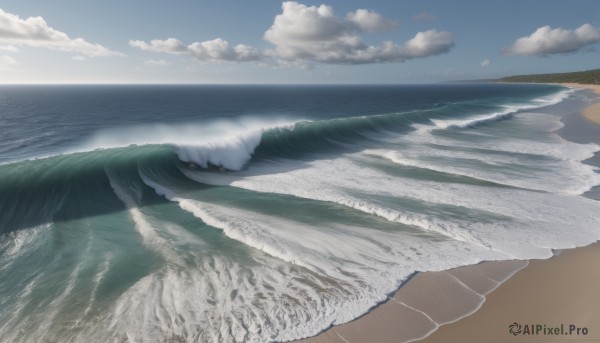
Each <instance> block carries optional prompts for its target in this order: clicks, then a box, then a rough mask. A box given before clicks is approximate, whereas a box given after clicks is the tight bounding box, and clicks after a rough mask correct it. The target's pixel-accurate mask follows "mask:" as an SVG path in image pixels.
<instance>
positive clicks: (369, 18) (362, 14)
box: [332, 9, 398, 32]
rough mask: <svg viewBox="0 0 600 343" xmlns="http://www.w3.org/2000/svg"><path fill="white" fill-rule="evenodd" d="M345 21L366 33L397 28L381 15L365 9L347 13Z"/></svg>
mask: <svg viewBox="0 0 600 343" xmlns="http://www.w3.org/2000/svg"><path fill="white" fill-rule="evenodd" d="M332 14H333V13H332ZM346 19H348V21H350V22H352V23H354V24H356V25H357V26H358V27H359V28H361V29H362V30H365V31H367V32H378V31H387V30H390V29H392V28H394V27H396V26H398V23H397V22H395V21H392V20H387V19H384V18H383V16H382V15H381V14H379V13H377V12H375V11H369V10H365V9H358V10H356V11H354V12H350V13H348V14H347V15H346Z"/></svg>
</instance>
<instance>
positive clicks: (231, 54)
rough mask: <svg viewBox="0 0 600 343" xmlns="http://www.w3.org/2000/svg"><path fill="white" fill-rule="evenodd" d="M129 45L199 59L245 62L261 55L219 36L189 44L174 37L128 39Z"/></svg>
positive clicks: (257, 58)
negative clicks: (145, 39) (147, 40)
mask: <svg viewBox="0 0 600 343" xmlns="http://www.w3.org/2000/svg"><path fill="white" fill-rule="evenodd" d="M129 45H131V46H132V47H135V48H138V49H142V50H145V51H153V52H163V53H168V54H176V55H191V56H193V57H195V58H196V59H198V60H200V61H214V62H247V61H257V60H259V59H261V57H262V54H261V53H260V52H259V51H258V50H257V49H255V48H253V47H251V46H248V45H244V44H238V45H236V46H230V45H229V42H227V41H226V40H224V39H221V38H216V39H213V40H209V41H205V42H195V43H192V44H189V45H185V44H183V43H182V42H181V41H180V40H178V39H175V38H169V39H165V40H160V39H153V40H151V41H150V43H146V42H145V41H141V40H130V41H129Z"/></svg>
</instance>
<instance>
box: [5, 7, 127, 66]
mask: <svg viewBox="0 0 600 343" xmlns="http://www.w3.org/2000/svg"><path fill="white" fill-rule="evenodd" d="M0 43H2V44H8V45H10V46H31V47H41V48H48V49H53V50H60V51H66V52H74V53H78V54H80V55H84V56H87V57H97V56H119V55H122V54H121V53H118V52H115V51H112V50H110V49H108V48H105V47H104V46H102V45H100V44H94V43H90V42H88V41H86V40H84V39H83V38H74V39H73V38H70V37H69V36H68V35H67V34H66V33H64V32H61V31H58V30H55V29H53V28H52V27H50V26H48V24H47V23H46V21H45V20H44V18H42V17H29V18H27V19H21V18H20V17H19V16H17V15H14V14H11V13H7V12H5V11H3V10H2V9H0Z"/></svg>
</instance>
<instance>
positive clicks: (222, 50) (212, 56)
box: [129, 1, 454, 66]
mask: <svg viewBox="0 0 600 343" xmlns="http://www.w3.org/2000/svg"><path fill="white" fill-rule="evenodd" d="M281 8H282V13H281V14H279V15H277V16H276V17H275V20H274V22H273V24H272V25H271V27H270V28H269V29H268V30H267V31H266V32H265V33H264V35H263V38H264V39H265V40H266V41H267V42H269V43H271V44H273V45H274V49H269V50H266V51H259V50H258V49H256V48H254V47H251V46H248V45H244V44H238V45H236V46H231V45H230V44H229V42H227V41H226V40H224V39H222V38H216V39H213V40H209V41H205V42H196V43H191V44H184V43H183V42H181V41H180V40H178V39H176V38H168V39H165V40H160V39H154V40H151V41H149V42H146V41H142V40H130V41H129V45H130V46H132V47H135V48H138V49H141V50H144V51H152V52H161V53H168V54H176V55H190V56H193V57H195V58H196V59H198V60H200V61H213V62H248V61H262V60H269V61H270V62H272V64H273V65H299V66H308V65H309V64H311V63H313V62H321V63H331V64H366V63H383V62H403V61H406V60H409V59H414V58H423V57H428V56H434V55H439V54H443V53H446V52H448V51H450V49H452V47H453V46H454V38H453V37H452V34H450V33H449V32H445V31H437V30H429V31H424V32H419V33H417V34H416V35H415V36H414V37H413V38H412V39H410V40H408V41H406V42H404V43H402V44H396V43H394V42H391V41H386V42H383V43H382V44H380V45H378V46H372V45H368V44H366V43H365V42H363V40H362V38H361V34H364V33H372V32H381V31H386V30H390V29H392V28H394V27H396V26H398V23H397V22H395V21H392V20H388V19H385V18H384V17H383V16H382V15H381V14H379V13H377V12H375V11H373V10H367V9H358V10H356V11H353V12H349V13H347V14H346V16H337V15H336V14H335V13H334V11H333V8H332V7H331V6H327V5H320V6H306V5H303V4H300V3H297V2H294V1H287V2H284V3H282V5H281Z"/></svg>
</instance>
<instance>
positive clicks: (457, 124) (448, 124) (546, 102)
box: [431, 89, 574, 129]
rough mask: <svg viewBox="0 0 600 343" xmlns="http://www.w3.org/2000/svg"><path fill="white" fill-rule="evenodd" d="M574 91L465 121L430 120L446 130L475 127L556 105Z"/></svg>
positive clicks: (506, 107) (472, 117) (507, 107)
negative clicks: (522, 112) (521, 112)
mask: <svg viewBox="0 0 600 343" xmlns="http://www.w3.org/2000/svg"><path fill="white" fill-rule="evenodd" d="M573 92H574V90H572V89H565V90H563V91H560V92H558V93H557V94H555V95H550V96H546V97H541V98H535V99H533V100H531V101H530V102H529V103H526V104H509V105H504V106H503V109H502V110H500V111H497V112H493V113H488V114H481V115H475V116H471V117H468V118H465V119H444V120H442V119H432V120H431V121H432V122H433V123H434V124H435V125H436V126H437V127H439V128H442V129H448V128H453V127H454V128H466V127H469V126H473V125H477V124H480V123H483V122H487V121H493V120H498V119H501V118H504V117H506V116H508V115H511V114H514V113H517V112H519V111H525V110H531V109H535V108H542V107H546V106H551V105H555V104H558V103H559V102H561V101H563V100H564V99H566V98H567V97H568V96H569V95H570V94H571V93H573Z"/></svg>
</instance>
